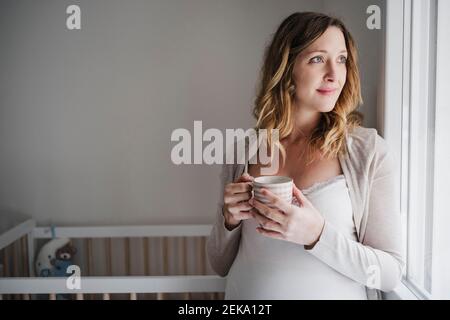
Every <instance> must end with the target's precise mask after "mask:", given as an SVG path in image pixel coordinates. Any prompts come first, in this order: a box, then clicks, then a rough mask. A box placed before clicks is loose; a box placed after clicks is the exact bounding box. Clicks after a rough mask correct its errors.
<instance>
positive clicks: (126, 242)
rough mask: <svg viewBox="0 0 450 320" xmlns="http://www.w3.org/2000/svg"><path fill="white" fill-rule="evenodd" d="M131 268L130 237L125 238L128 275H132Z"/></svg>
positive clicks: (126, 270)
mask: <svg viewBox="0 0 450 320" xmlns="http://www.w3.org/2000/svg"><path fill="white" fill-rule="evenodd" d="M130 269H131V266H130V238H125V272H126V275H127V276H129V275H131V274H130Z"/></svg>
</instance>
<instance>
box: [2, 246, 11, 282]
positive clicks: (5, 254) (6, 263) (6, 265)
mask: <svg viewBox="0 0 450 320" xmlns="http://www.w3.org/2000/svg"><path fill="white" fill-rule="evenodd" d="M9 276H10V275H9V259H8V247H4V248H3V277H9Z"/></svg>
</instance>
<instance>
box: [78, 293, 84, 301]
mask: <svg viewBox="0 0 450 320" xmlns="http://www.w3.org/2000/svg"><path fill="white" fill-rule="evenodd" d="M76 299H77V300H84V295H83V294H82V293H77V297H76Z"/></svg>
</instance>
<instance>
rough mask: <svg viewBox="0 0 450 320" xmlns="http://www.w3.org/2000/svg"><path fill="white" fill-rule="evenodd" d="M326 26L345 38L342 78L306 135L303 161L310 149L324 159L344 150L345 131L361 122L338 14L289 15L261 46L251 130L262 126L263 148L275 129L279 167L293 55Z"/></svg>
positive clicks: (350, 48) (352, 59) (351, 46)
mask: <svg viewBox="0 0 450 320" xmlns="http://www.w3.org/2000/svg"><path fill="white" fill-rule="evenodd" d="M331 26H335V27H338V28H339V29H340V30H341V31H342V33H343V35H344V38H345V44H346V47H347V54H348V57H347V62H346V68H347V78H346V82H345V85H344V87H343V89H342V91H341V94H340V96H339V98H338V100H337V101H336V104H335V107H334V108H333V110H332V111H330V112H324V113H322V117H321V120H320V123H319V125H318V126H317V127H316V128H315V129H314V130H313V131H312V132H311V135H310V136H309V137H308V139H307V154H308V155H309V157H308V158H309V160H310V161H309V162H308V164H309V163H311V162H312V161H313V160H314V158H313V157H312V154H313V152H314V151H317V150H320V151H321V152H322V155H323V156H324V157H325V158H328V159H329V158H332V157H336V156H337V155H338V154H339V153H345V152H346V151H347V148H346V145H345V136H346V134H347V132H349V131H351V130H352V129H353V128H355V127H357V126H360V125H362V121H363V115H362V114H361V113H360V112H358V111H356V108H358V106H359V104H361V103H362V97H361V88H360V79H359V71H358V65H357V51H356V45H355V43H354V41H353V38H352V36H351V35H350V33H349V32H348V30H347V29H346V28H345V26H344V24H343V23H342V22H341V21H340V20H339V19H336V18H333V17H330V16H327V15H325V14H321V13H316V12H296V13H294V14H291V15H290V16H289V17H287V18H286V19H285V20H284V21H283V22H282V23H281V24H280V26H279V27H278V29H277V31H276V33H275V34H274V36H273V38H272V40H271V42H270V44H269V45H268V46H267V47H266V49H265V53H264V62H263V66H262V68H261V74H260V78H261V79H260V82H259V83H260V84H259V87H258V88H257V96H256V99H255V103H254V108H253V115H254V117H255V118H256V119H257V123H256V126H255V130H256V131H258V130H259V129H267V144H268V146H267V147H268V150H270V146H271V145H272V138H273V137H272V134H271V129H279V140H278V141H275V145H277V146H278V147H279V149H280V152H281V154H282V159H283V166H284V163H285V159H286V151H285V148H284V147H283V145H281V143H279V141H281V140H283V139H284V138H286V137H287V136H289V135H290V134H291V133H292V132H293V129H294V119H293V115H294V111H295V110H294V104H293V101H294V95H295V83H294V78H293V67H294V64H295V61H296V58H297V56H298V55H299V54H300V53H302V52H303V50H305V49H306V48H307V47H308V46H309V45H310V44H311V43H313V42H314V41H315V40H316V39H317V38H319V37H320V36H321V35H322V34H323V33H324V32H325V31H326V30H327V29H328V27H331ZM272 156H273V153H272Z"/></svg>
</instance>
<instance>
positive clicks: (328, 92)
mask: <svg viewBox="0 0 450 320" xmlns="http://www.w3.org/2000/svg"><path fill="white" fill-rule="evenodd" d="M335 91H336V89H317V92H319V93H320V94H322V95H324V96H329V95H332V94H333V93H334V92H335Z"/></svg>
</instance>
